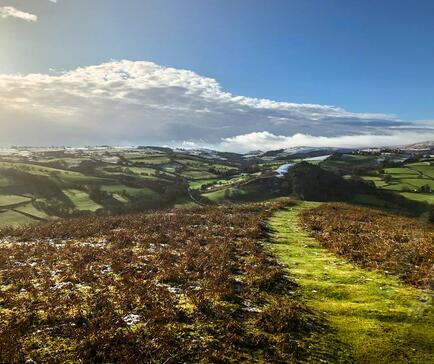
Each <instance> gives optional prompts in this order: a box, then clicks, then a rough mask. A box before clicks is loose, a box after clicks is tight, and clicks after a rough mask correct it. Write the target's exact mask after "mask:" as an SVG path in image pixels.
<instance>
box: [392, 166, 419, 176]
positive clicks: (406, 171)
mask: <svg viewBox="0 0 434 364" xmlns="http://www.w3.org/2000/svg"><path fill="white" fill-rule="evenodd" d="M384 172H385V173H387V174H392V175H394V174H404V175H408V174H414V175H418V174H419V173H418V172H416V171H413V170H411V169H409V168H405V167H398V168H386V169H385V170H384Z"/></svg>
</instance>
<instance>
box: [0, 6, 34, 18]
mask: <svg viewBox="0 0 434 364" xmlns="http://www.w3.org/2000/svg"><path fill="white" fill-rule="evenodd" d="M0 18H3V19H6V18H15V19H20V20H25V21H27V22H35V21H37V20H38V17H37V16H36V15H34V14H30V13H26V12H24V11H21V10H18V9H16V8H14V7H13V6H2V7H0Z"/></svg>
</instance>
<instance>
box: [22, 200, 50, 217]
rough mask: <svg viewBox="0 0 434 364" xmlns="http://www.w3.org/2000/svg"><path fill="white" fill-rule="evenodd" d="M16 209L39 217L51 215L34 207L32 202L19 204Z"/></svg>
mask: <svg viewBox="0 0 434 364" xmlns="http://www.w3.org/2000/svg"><path fill="white" fill-rule="evenodd" d="M15 210H16V211H22V212H24V213H26V214H30V215H33V216H36V217H39V218H40V219H46V220H48V219H50V218H51V217H50V216H48V215H47V214H46V213H45V212H43V211H41V210H38V209H37V208H35V206H33V204H31V203H29V204H27V205H24V206H21V207H19V208H17V209H15Z"/></svg>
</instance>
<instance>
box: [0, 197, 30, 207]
mask: <svg viewBox="0 0 434 364" xmlns="http://www.w3.org/2000/svg"><path fill="white" fill-rule="evenodd" d="M28 201H30V198H28V197H24V196H17V195H0V207H1V206H8V205H16V204H20V203H23V202H28Z"/></svg>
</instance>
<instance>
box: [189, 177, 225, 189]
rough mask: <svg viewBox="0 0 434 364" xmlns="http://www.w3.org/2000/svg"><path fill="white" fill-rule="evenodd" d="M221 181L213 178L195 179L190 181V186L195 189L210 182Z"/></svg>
mask: <svg viewBox="0 0 434 364" xmlns="http://www.w3.org/2000/svg"><path fill="white" fill-rule="evenodd" d="M217 181H219V180H218V179H215V178H212V179H199V180H193V181H190V182H189V184H190V188H191V189H193V190H199V189H200V188H201V187H202V186H203V185H206V184H208V183H216V182H217Z"/></svg>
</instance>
